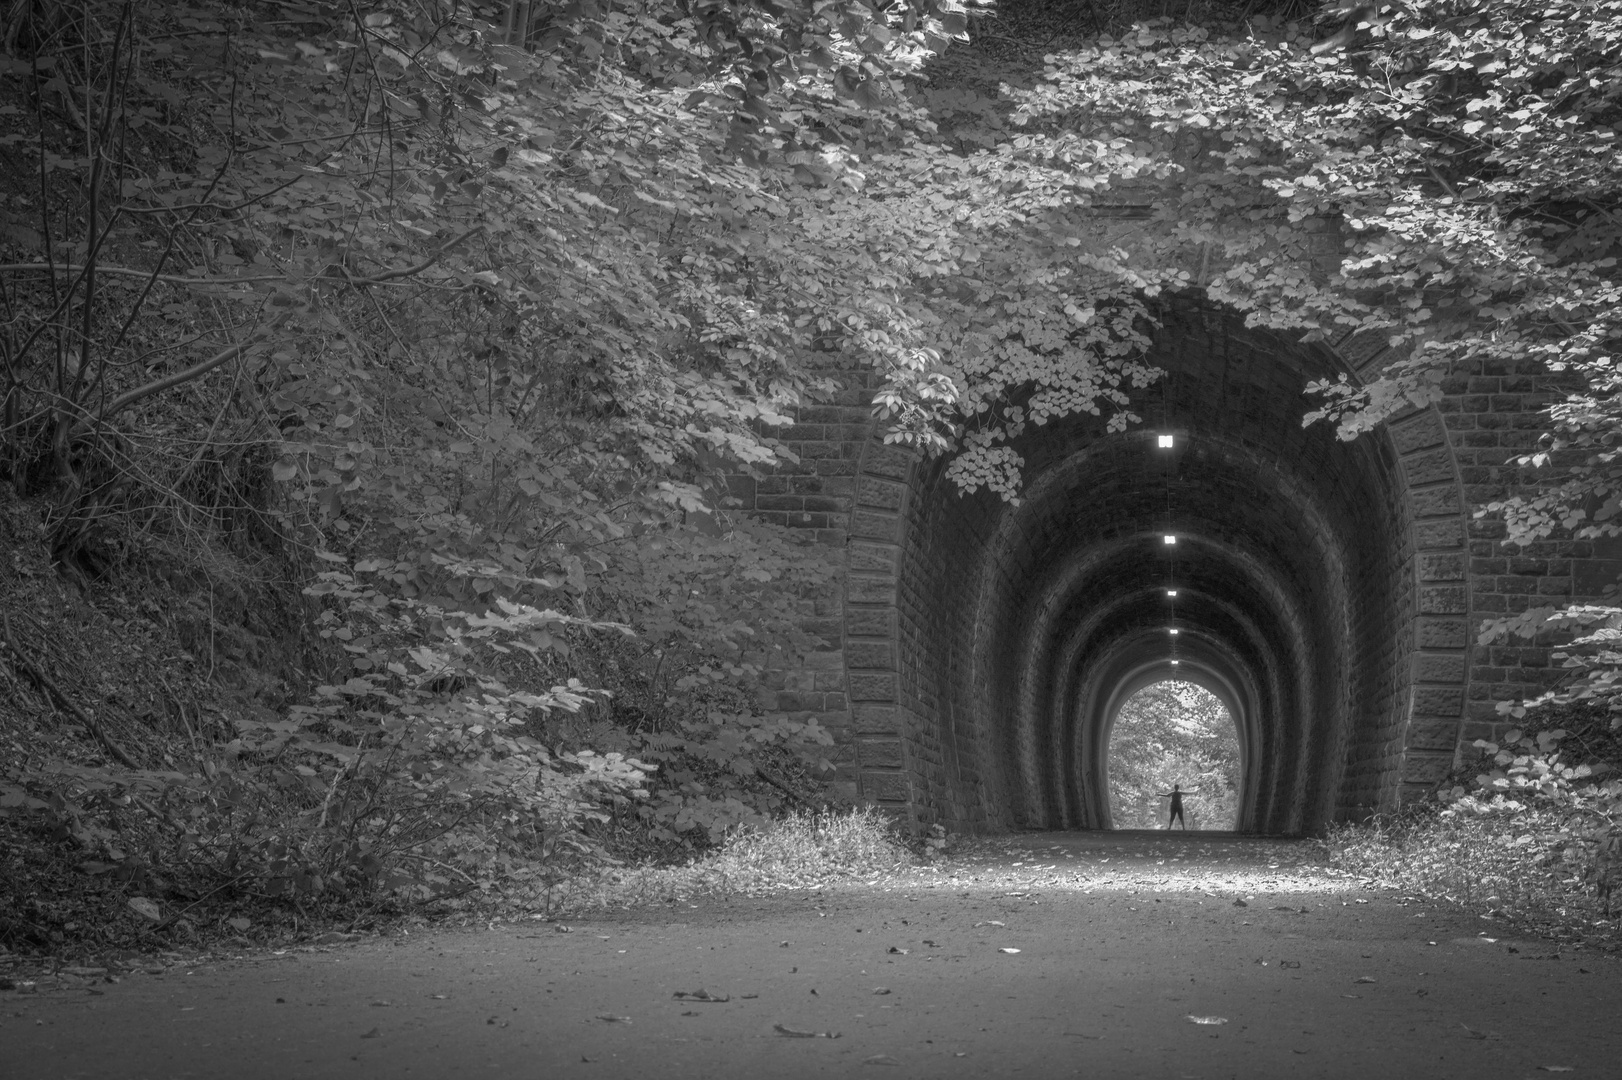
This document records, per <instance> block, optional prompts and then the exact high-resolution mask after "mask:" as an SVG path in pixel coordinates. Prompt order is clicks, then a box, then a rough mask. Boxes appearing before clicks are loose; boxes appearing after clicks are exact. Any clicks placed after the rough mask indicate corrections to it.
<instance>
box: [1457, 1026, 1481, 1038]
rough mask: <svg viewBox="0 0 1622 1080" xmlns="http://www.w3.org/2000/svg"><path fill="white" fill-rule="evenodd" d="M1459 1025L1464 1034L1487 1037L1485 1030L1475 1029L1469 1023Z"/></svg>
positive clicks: (1471, 1036) (1472, 1036)
mask: <svg viewBox="0 0 1622 1080" xmlns="http://www.w3.org/2000/svg"><path fill="white" fill-rule="evenodd" d="M1459 1026H1460V1027H1461V1028H1463V1029H1464V1031H1465V1034H1467V1035H1469V1036H1470V1038H1472V1039H1485V1038H1486V1037H1487V1033H1486V1032H1485V1031H1477V1030H1476V1029H1475V1028H1473V1027H1471V1026H1470V1025H1469V1024H1460V1025H1459Z"/></svg>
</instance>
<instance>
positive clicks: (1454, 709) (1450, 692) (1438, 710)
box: [1414, 686, 1464, 716]
mask: <svg viewBox="0 0 1622 1080" xmlns="http://www.w3.org/2000/svg"><path fill="white" fill-rule="evenodd" d="M1463 711H1464V691H1463V690H1461V689H1459V688H1458V687H1456V686H1453V687H1443V686H1417V687H1415V688H1414V712H1415V714H1427V715H1431V716H1458V715H1459V714H1460V713H1462V712H1463Z"/></svg>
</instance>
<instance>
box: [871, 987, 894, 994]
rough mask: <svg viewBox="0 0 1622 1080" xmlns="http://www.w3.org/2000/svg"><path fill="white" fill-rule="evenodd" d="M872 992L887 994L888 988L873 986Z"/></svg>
mask: <svg viewBox="0 0 1622 1080" xmlns="http://www.w3.org/2000/svg"><path fill="white" fill-rule="evenodd" d="M873 992H874V993H875V994H888V993H889V992H890V988H889V987H888V986H875V987H874V988H873Z"/></svg>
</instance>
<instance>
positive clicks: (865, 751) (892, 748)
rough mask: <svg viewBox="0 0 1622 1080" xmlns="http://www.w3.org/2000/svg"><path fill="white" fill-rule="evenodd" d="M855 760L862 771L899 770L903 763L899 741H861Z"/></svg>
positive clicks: (858, 744)
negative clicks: (859, 764)
mask: <svg viewBox="0 0 1622 1080" xmlns="http://www.w3.org/2000/svg"><path fill="white" fill-rule="evenodd" d="M856 758H857V761H858V762H860V763H861V766H862V768H864V769H899V768H901V766H902V763H903V761H904V756H903V754H902V749H901V740H900V739H863V740H862V741H861V742H859V743H857V744H856Z"/></svg>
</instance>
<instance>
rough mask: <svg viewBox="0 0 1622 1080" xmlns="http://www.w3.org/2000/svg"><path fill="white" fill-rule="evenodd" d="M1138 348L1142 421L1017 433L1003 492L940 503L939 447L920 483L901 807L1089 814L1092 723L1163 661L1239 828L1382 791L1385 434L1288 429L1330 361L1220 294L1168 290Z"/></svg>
mask: <svg viewBox="0 0 1622 1080" xmlns="http://www.w3.org/2000/svg"><path fill="white" fill-rule="evenodd" d="M1148 360H1149V361H1150V362H1151V363H1153V364H1155V365H1156V366H1158V367H1160V368H1162V369H1163V370H1164V371H1165V372H1166V374H1165V376H1164V379H1163V385H1161V386H1156V387H1153V388H1151V389H1149V390H1148V391H1146V392H1140V398H1141V399H1142V400H1141V401H1140V402H1138V403H1136V404H1135V409H1136V411H1138V412H1139V413H1140V415H1143V416H1144V419H1145V423H1144V424H1142V425H1138V426H1134V427H1133V428H1132V429H1130V430H1127V431H1125V432H1116V433H1111V432H1109V431H1107V430H1106V426H1105V423H1104V421H1103V420H1102V419H1101V418H1093V417H1084V418H1081V419H1077V420H1070V421H1066V422H1063V423H1056V424H1050V425H1048V426H1047V427H1046V428H1033V429H1032V430H1031V431H1029V432H1028V433H1027V434H1025V435H1024V436H1022V437H1021V440H1020V442H1019V443H1018V444H1017V446H1016V449H1017V450H1018V451H1019V452H1020V454H1021V455H1022V456H1023V458H1024V461H1025V478H1026V486H1025V489H1024V492H1023V494H1022V498H1021V500H1020V502H1019V503H1018V504H1017V505H1014V504H1010V503H1005V502H1002V501H1000V500H998V499H996V498H995V497H993V496H991V495H989V494H987V493H985V492H980V493H977V494H975V495H969V496H964V495H960V493H959V492H958V491H957V489H956V488H954V487H953V485H952V484H951V483H950V482H949V481H948V480H947V479H946V478H945V477H944V476H943V471H944V470H943V466H942V465H941V463H938V462H937V463H928V464H925V465H924V466H922V467H920V469H919V470H918V471H917V473H916V474H915V475H914V479H913V494H912V496H911V498H910V500H909V505H908V508H907V512H906V518H907V520H906V523H905V529H904V531H903V535H902V537H901V538H900V539H901V544H900V551H899V554H898V557H897V566H896V582H897V586H898V589H897V600H896V610H897V615H898V624H899V625H898V626H897V628H896V638H895V640H896V642H897V646H898V648H897V656H896V669H897V672H898V675H899V683H898V685H899V694H898V698H899V701H898V703H899V704H900V706H901V707H902V710H903V712H904V713H905V714H907V715H909V716H910V717H912V720H911V723H912V724H913V725H914V727H915V728H916V729H918V730H917V731H916V732H915V734H914V736H913V749H912V753H913V755H914V758H915V760H920V761H922V762H923V763H924V764H923V767H922V768H919V769H917V770H916V772H917V774H920V775H921V776H922V777H923V779H922V782H921V783H918V782H916V781H915V785H916V786H918V787H921V788H922V789H924V790H921V791H917V792H915V794H914V796H913V798H914V801H915V804H921V808H922V809H923V811H924V812H925V813H926V814H929V815H932V816H934V817H936V818H938V819H941V820H950V821H955V822H957V823H959V824H960V825H961V826H964V827H968V828H1009V827H1012V828H1049V829H1075V828H1083V829H1098V828H1107V827H1108V826H1109V824H1110V812H1109V805H1108V778H1107V775H1106V766H1107V757H1108V754H1107V751H1108V739H1109V731H1110V724H1111V722H1112V720H1113V719H1114V717H1115V716H1116V714H1117V712H1118V711H1119V709H1120V707H1121V704H1122V703H1123V702H1124V701H1126V700H1127V699H1128V698H1130V697H1131V695H1132V694H1134V693H1135V692H1137V691H1138V690H1140V689H1142V688H1143V687H1145V686H1149V685H1151V684H1153V683H1155V682H1159V681H1163V680H1166V679H1169V678H1174V677H1175V678H1179V679H1184V680H1187V681H1190V682H1193V683H1196V684H1198V685H1200V686H1202V687H1204V688H1206V689H1207V690H1209V691H1210V692H1211V693H1213V694H1215V695H1216V696H1217V697H1218V698H1219V699H1220V700H1221V701H1222V702H1223V703H1224V704H1225V705H1226V706H1227V708H1228V709H1229V711H1230V713H1231V715H1232V717H1233V721H1234V725H1235V727H1236V729H1237V733H1238V739H1239V743H1240V753H1241V756H1242V759H1243V769H1242V775H1243V782H1242V790H1241V791H1240V792H1239V796H1238V810H1237V820H1236V825H1237V827H1238V828H1239V829H1240V830H1241V831H1246V832H1257V833H1265V834H1274V835H1281V834H1301V833H1310V832H1315V831H1319V830H1321V829H1322V828H1323V827H1325V826H1326V825H1327V824H1328V823H1329V822H1331V821H1333V820H1335V819H1337V818H1348V817H1361V816H1365V815H1366V814H1367V813H1368V812H1369V811H1370V810H1371V809H1373V808H1376V807H1378V806H1383V805H1389V804H1390V802H1391V800H1392V795H1393V792H1394V789H1395V787H1396V785H1397V782H1398V776H1397V774H1398V772H1399V771H1400V768H1399V766H1400V761H1401V755H1402V737H1403V731H1404V728H1405V725H1406V722H1407V715H1406V714H1407V711H1408V708H1409V696H1410V687H1409V683H1410V670H1409V666H1410V662H1411V657H1410V654H1411V652H1412V638H1413V623H1414V610H1413V605H1414V589H1413V587H1412V585H1411V579H1412V574H1413V570H1412V560H1413V544H1412V542H1411V539H1410V532H1411V522H1410V520H1409V512H1408V509H1407V507H1408V503H1407V499H1406V495H1405V485H1404V480H1403V475H1402V466H1401V462H1400V459H1399V457H1398V455H1397V452H1396V450H1395V448H1394V447H1393V445H1392V442H1391V439H1390V437H1389V435H1388V434H1387V433H1386V432H1385V431H1383V430H1382V431H1379V432H1376V433H1374V434H1373V435H1371V436H1365V437H1363V438H1359V439H1357V440H1355V441H1353V442H1350V443H1346V442H1340V441H1338V440H1337V439H1336V438H1335V436H1334V432H1333V431H1332V430H1330V429H1329V428H1328V427H1327V426H1326V425H1323V424H1317V425H1311V426H1304V425H1303V424H1302V414H1303V412H1304V411H1305V409H1306V408H1307V407H1308V401H1307V399H1306V398H1305V397H1304V396H1303V391H1304V388H1305V386H1306V384H1307V382H1308V381H1309V380H1312V379H1316V378H1325V377H1328V378H1334V377H1336V376H1337V375H1339V374H1340V373H1341V372H1343V371H1345V370H1346V365H1345V364H1344V363H1343V362H1342V361H1341V360H1340V359H1339V358H1338V357H1337V356H1336V355H1335V354H1334V353H1333V352H1332V351H1330V350H1329V349H1327V348H1324V347H1321V346H1311V345H1304V344H1300V343H1297V342H1294V341H1292V340H1290V339H1289V338H1288V337H1286V336H1285V335H1283V334H1280V333H1275V332H1272V331H1268V330H1265V329H1257V328H1247V327H1245V326H1244V324H1243V321H1242V320H1241V319H1240V318H1239V317H1238V316H1236V315H1234V314H1232V313H1229V312H1226V311H1223V310H1218V309H1213V308H1212V307H1210V306H1206V305H1200V304H1196V303H1193V302H1184V303H1177V304H1169V305H1168V306H1167V308H1166V310H1165V312H1164V314H1163V317H1162V321H1161V324H1160V326H1159V327H1158V330H1157V332H1156V334H1155V336H1154V339H1153V344H1152V346H1151V349H1150V352H1149V355H1148ZM1167 433H1169V434H1171V435H1173V445H1172V446H1171V447H1170V448H1163V447H1161V446H1160V445H1159V443H1160V440H1159V439H1158V436H1159V435H1161V434H1167ZM1168 535H1172V536H1175V538H1176V543H1175V544H1167V543H1166V542H1165V537H1166V536H1168ZM1171 589H1175V590H1176V596H1175V597H1172V596H1168V591H1169V590H1171ZM1173 630H1175V631H1176V633H1172V631H1173Z"/></svg>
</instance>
